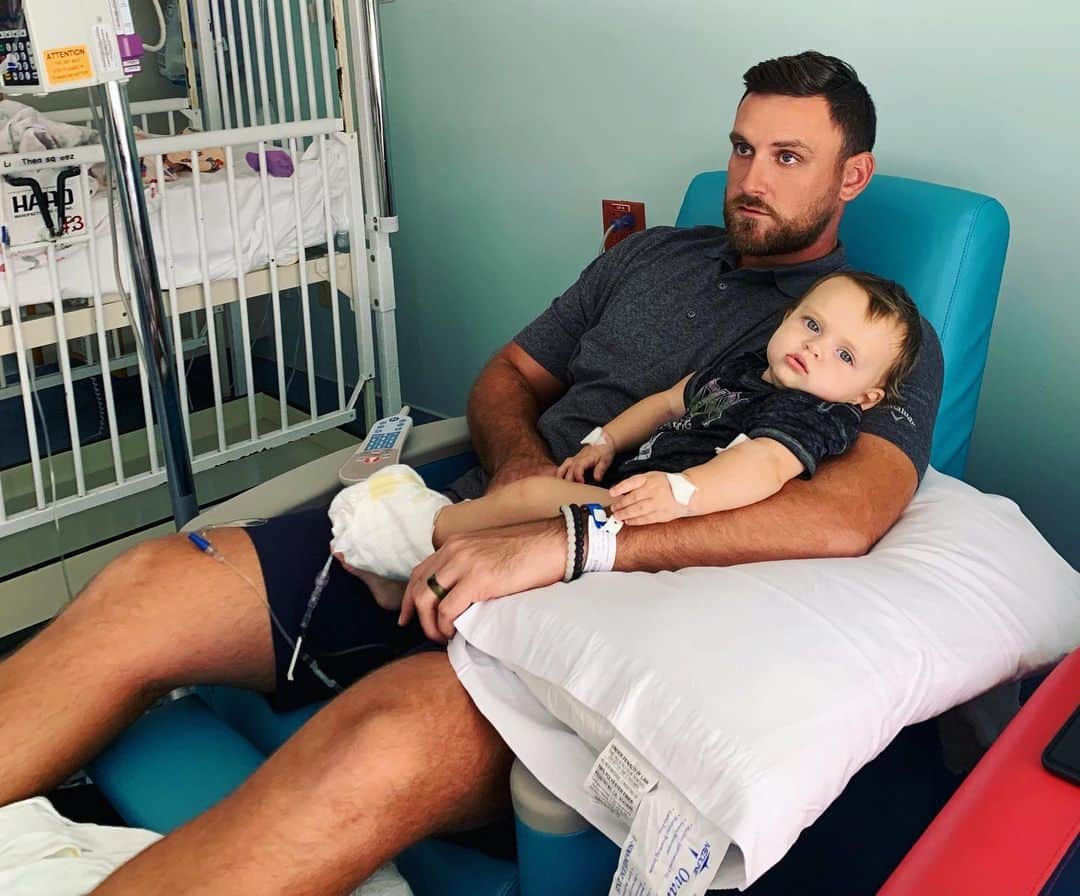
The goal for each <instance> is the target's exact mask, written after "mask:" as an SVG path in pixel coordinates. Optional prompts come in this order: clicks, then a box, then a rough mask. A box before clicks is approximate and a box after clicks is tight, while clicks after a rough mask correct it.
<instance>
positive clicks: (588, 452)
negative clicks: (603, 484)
mask: <svg viewBox="0 0 1080 896" xmlns="http://www.w3.org/2000/svg"><path fill="white" fill-rule="evenodd" d="M691 376H693V374H687V375H686V376H684V377H683V378H682V379H681V380H679V381H678V382H677V383H676V384H675V385H674V386H672V387H671V388H670V389H665V390H664V391H663V392H656V393H654V394H652V395H649V396H647V397H645V398H643V399H641V401H639V402H637V403H635V404H632V405H630V407H628V408H627V409H626V410H625V411H623V412H622V413H621V414H619V416H617V417H615V418H614V419H613V420H611V422H610V423H607V424H605V425H604V427H603V428H602V429H601V430H600V432H601V440H600V442H599V443H597V444H593V445H586V446H585V447H584V448H582V449H581V450H580V451H579V452H578V453H577V454H575V455H574V456H573V457H569V458H567V459H566V460H564V461H563V462H562V465H561V466H560V467H559V471H558V473H557V475H558V476H561V477H562V478H563V479H570V480H572V481H574V482H584V481H585V474H586V473H587V472H588V471H589V470H592V471H593V478H594V479H595V480H597V481H599V480H600V479H601V478H602V477H603V475H604V473H606V472H607V469H608V467H609V466H611V461H612V460H613V459H614V457H615V455H616V454H618V453H619V452H620V451H626V450H628V449H630V448H634V447H636V446H638V445H640V444H641V443H642V442H644V441H645V440H646V439H647V438H648V437H649V436H651V435H652V434H653V432H654V431H655V430H656V428H657V427H659V426H662V425H663V424H665V423H668V422H670V421H671V420H677V419H678V418H679V417H681V416H682V415H683V414H685V413H686V404H685V403H684V401H683V392H684V391H685V389H686V384H687V382H689V380H690V377H691Z"/></svg>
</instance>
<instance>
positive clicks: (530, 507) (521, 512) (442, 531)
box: [432, 476, 611, 547]
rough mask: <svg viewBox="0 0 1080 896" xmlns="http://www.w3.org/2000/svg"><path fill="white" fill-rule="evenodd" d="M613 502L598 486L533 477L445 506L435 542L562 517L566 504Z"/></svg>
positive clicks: (435, 534) (436, 524)
mask: <svg viewBox="0 0 1080 896" xmlns="http://www.w3.org/2000/svg"><path fill="white" fill-rule="evenodd" d="M610 503H611V495H610V494H609V492H608V490H607V489H606V488H601V487H600V486H598V485H584V484H583V483H580V482H569V481H567V480H566V479H557V478H555V477H554V476H529V477H527V478H525V479H520V480H518V481H517V482H513V483H511V484H510V485H507V486H503V488H500V489H499V490H498V491H495V492H492V493H491V494H490V495H485V496H484V497H483V498H477V499H476V500H475V501H463V502H461V503H460V504H452V505H450V506H449V507H444V508H443V509H442V510H440V511H439V515H438V516H437V517H436V518H435V533H434V535H433V537H432V542H433V543H434V545H435V547H439V546H441V545H442V543H443V542H444V541H446V539H447V538H449V537H450V536H451V535H457V534H458V533H461V532H475V531H476V530H477V529H493V528H495V527H497V526H513V525H515V524H516V523H527V522H530V521H532V520H543V519H548V518H550V517H554V516H558V515H559V508H560V507H561V506H562V505H563V504H603V505H604V506H605V507H606V506H607V505H608V504H610Z"/></svg>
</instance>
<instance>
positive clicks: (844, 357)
mask: <svg viewBox="0 0 1080 896" xmlns="http://www.w3.org/2000/svg"><path fill="white" fill-rule="evenodd" d="M837 354H838V355H839V357H840V360H841V361H843V362H844V363H845V364H854V363H855V358H853V357H852V355H851V352H849V351H848V350H847V349H846V348H842V349H840V351H839V352H837Z"/></svg>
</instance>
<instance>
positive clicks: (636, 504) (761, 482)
mask: <svg viewBox="0 0 1080 896" xmlns="http://www.w3.org/2000/svg"><path fill="white" fill-rule="evenodd" d="M803 469H804V468H803V464H802V461H800V460H799V459H798V458H796V457H795V455H794V454H793V453H792V452H791V450H790V449H788V448H786V447H784V445H782V444H781V443H780V442H778V441H776V440H775V439H770V438H764V437H762V438H756V439H748V440H747V441H745V442H742V443H740V444H738V445H735V446H734V447H732V448H728V449H727V450H726V451H724V452H723V453H722V454H718V455H717V456H716V457H714V458H713V459H712V460H709V461H707V462H706V463H703V464H701V465H700V466H696V467H691V468H690V469H688V470H685V471H683V474H682V475H683V476H685V477H686V478H687V479H688V480H690V483H691V484H692V485H693V486H695V487H696V491H694V493H693V494H692V495H691V496H690V502H689V503H688V504H680V503H679V502H678V501H676V500H675V496H674V494H673V493H672V490H671V483H670V481H669V480H668V478H667V474H665V473H655V472H654V473H641V474H639V475H637V476H631V477H630V478H629V479H626V480H624V481H622V482H620V483H618V484H617V485H616V486H615V487H614V488H612V489H611V494H612V496H613V497H615V500H614V501H613V502H612V505H611V509H612V511H613V512H614V514H615V516H616V517H618V518H619V519H620V520H622V521H623V522H625V523H629V524H630V525H634V526H638V525H645V524H647V523H662V522H666V521H667V520H672V519H677V518H678V517H683V516H703V515H704V514H707V513H716V512H717V511H720V510H734V509H735V508H736V507H745V506H747V505H748V504H756V503H757V502H758V501H764V500H765V499H766V498H768V497H770V496H771V495H774V494H776V492H778V491H780V489H781V488H782V487H783V485H784V483H785V482H787V481H788V480H789V479H794V478H795V477H796V476H798V475H799V474H800V473H802V472H803Z"/></svg>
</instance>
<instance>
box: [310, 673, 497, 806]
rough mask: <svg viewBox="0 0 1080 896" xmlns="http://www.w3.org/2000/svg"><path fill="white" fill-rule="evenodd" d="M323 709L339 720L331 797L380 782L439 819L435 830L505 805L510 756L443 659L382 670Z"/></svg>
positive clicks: (328, 769)
mask: <svg viewBox="0 0 1080 896" xmlns="http://www.w3.org/2000/svg"><path fill="white" fill-rule="evenodd" d="M328 709H329V710H330V711H331V712H332V713H333V714H334V715H335V716H336V721H335V723H334V727H335V729H336V731H335V733H334V734H333V735H332V737H331V742H332V756H331V757H326V758H327V759H329V761H327V762H326V763H325V764H324V765H323V769H324V770H325V771H324V777H323V780H322V784H323V785H325V787H326V788H327V792H328V795H329V794H330V793H333V792H339V793H340V788H341V787H343V786H344V787H348V786H349V783H350V782H355V781H356V780H358V778H357V776H360V778H361V779H368V778H370V777H371V776H378V777H380V778H382V779H384V780H386V781H387V782H393V788H394V790H395V791H397V792H399V793H400V794H401V795H402V797H403V798H404V799H406V800H408V799H410V798H412V799H415V800H417V802H418V804H419V805H421V806H424V807H425V809H424V811H427V812H433V813H436V814H438V815H439V819H438V820H439V822H440V826H447V825H455V824H459V823H460V822H461V821H462V819H463V818H465V817H469V818H471V817H472V816H473V815H477V816H481V815H482V814H483V812H482V809H483V808H485V807H488V806H491V805H493V804H502V803H504V802H505V799H506V794H508V789H507V786H508V785H507V781H508V776H509V771H510V764H511V762H512V759H513V757H512V755H511V753H510V751H509V748H508V747H507V746H506V744H505V743H504V742H503V741H502V739H501V738H500V737H499V735H498V733H497V732H496V731H495V729H494V728H493V727H492V726H491V724H490V723H489V722H488V721H487V720H486V719H485V718H484V717H483V716H482V715H481V714H480V712H479V711H478V710H477V709H476V707H475V705H474V704H473V703H472V701H471V700H470V699H469V696H468V694H467V693H466V692H465V690H464V688H462V687H461V685H460V683H459V682H458V681H457V678H456V676H455V675H454V672H453V669H452V668H451V667H450V664H449V661H448V659H447V657H446V655H445V654H441V653H438V654H425V655H421V656H417V657H411V658H409V659H407V660H404V661H401V662H398V663H394V664H392V665H390V666H387V667H385V668H384V669H381V670H379V671H378V672H375V673H373V674H372V675H370V676H368V677H367V678H366V679H364V680H362V681H361V682H359V683H358V684H357V685H354V686H353V687H352V688H350V689H349V690H348V691H346V692H345V693H344V694H341V695H340V696H339V697H337V698H336V699H335V700H334V701H333V703H332V704H331V707H329V708H328Z"/></svg>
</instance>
